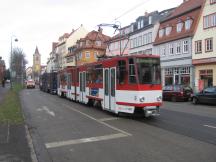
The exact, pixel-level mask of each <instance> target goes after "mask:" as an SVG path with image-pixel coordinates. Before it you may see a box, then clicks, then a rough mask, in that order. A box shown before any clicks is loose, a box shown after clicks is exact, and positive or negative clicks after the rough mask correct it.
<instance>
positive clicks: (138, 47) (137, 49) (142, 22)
mask: <svg viewBox="0 0 216 162" xmlns="http://www.w3.org/2000/svg"><path fill="white" fill-rule="evenodd" d="M172 10H173V9H168V10H164V11H162V12H158V11H154V12H151V13H145V15H144V16H140V17H138V18H137V19H136V22H134V23H132V24H131V28H132V29H131V33H130V50H129V54H152V53H153V42H154V40H155V38H156V35H157V31H158V28H159V20H161V19H164V18H165V17H167V15H169V14H170V12H171V11H172Z"/></svg>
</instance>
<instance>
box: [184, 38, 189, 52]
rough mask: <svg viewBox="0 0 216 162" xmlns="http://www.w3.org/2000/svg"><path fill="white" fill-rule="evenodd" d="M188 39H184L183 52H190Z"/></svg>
mask: <svg viewBox="0 0 216 162" xmlns="http://www.w3.org/2000/svg"><path fill="white" fill-rule="evenodd" d="M188 46H189V45H188V41H187V40H186V41H183V53H188V50H189V47H188Z"/></svg>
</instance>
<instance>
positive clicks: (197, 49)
mask: <svg viewBox="0 0 216 162" xmlns="http://www.w3.org/2000/svg"><path fill="white" fill-rule="evenodd" d="M195 53H196V54H197V53H202V41H201V40H198V41H195Z"/></svg>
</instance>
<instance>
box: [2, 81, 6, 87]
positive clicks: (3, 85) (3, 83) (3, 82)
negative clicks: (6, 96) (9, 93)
mask: <svg viewBox="0 0 216 162" xmlns="http://www.w3.org/2000/svg"><path fill="white" fill-rule="evenodd" d="M2 87H5V79H2Z"/></svg>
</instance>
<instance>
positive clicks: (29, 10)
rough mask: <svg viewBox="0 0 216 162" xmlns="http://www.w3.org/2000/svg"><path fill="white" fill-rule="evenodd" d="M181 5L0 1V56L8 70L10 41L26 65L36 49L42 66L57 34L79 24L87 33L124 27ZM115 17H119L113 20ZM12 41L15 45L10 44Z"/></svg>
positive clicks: (172, 0)
mask: <svg viewBox="0 0 216 162" xmlns="http://www.w3.org/2000/svg"><path fill="white" fill-rule="evenodd" d="M182 2H183V0H127V1H126V0H0V56H1V57H2V58H3V59H4V60H5V63H6V66H7V68H8V67H9V66H8V65H9V58H10V50H11V42H12V47H19V48H22V49H23V51H24V53H25V55H26V59H27V60H28V64H27V66H32V64H33V62H32V60H33V53H34V51H35V48H36V46H38V49H39V52H40V54H41V62H42V65H46V62H47V58H48V57H49V53H50V52H51V47H52V42H57V41H58V38H59V37H60V36H61V35H63V34H64V33H70V32H71V31H72V29H77V28H78V27H79V26H80V25H81V24H83V26H84V27H85V28H86V29H87V30H88V31H92V30H97V29H98V27H97V25H98V24H101V23H115V22H116V21H118V23H119V22H120V23H121V27H124V26H127V25H129V24H131V23H132V22H134V21H135V20H136V18H138V17H139V16H142V15H144V13H145V12H152V11H156V10H158V11H162V10H165V9H168V8H172V7H177V6H178V5H180V4H181V3H182ZM128 11H130V12H128ZM126 12H127V14H124V13H126ZM118 17H120V18H119V19H117V20H115V19H116V18H118ZM103 32H104V33H105V34H107V35H109V36H112V35H113V33H114V30H113V29H112V28H109V27H104V28H103ZM15 38H17V39H18V42H15V41H14V39H15ZM11 40H12V41H11Z"/></svg>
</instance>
